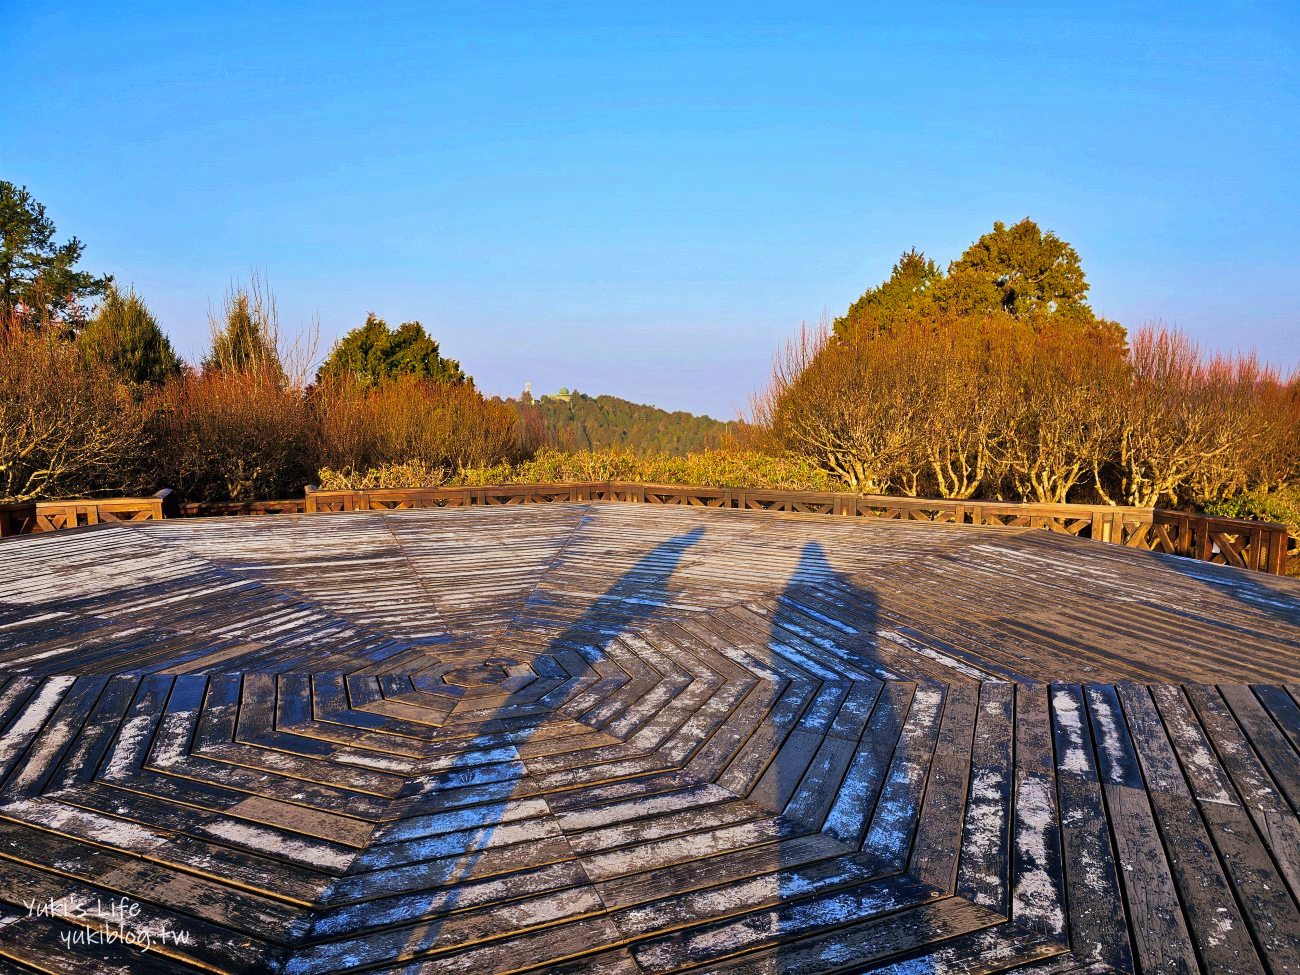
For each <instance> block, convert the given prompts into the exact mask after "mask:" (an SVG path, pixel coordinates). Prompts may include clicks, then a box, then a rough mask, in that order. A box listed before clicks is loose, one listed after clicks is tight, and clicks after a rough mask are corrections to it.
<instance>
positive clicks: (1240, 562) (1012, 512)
mask: <svg viewBox="0 0 1300 975" xmlns="http://www.w3.org/2000/svg"><path fill="white" fill-rule="evenodd" d="M562 501H580V502H585V501H622V502H629V503H635V504H670V505H685V506H690V507H702V508H733V509H743V510H750V511H785V512H795V513H802V514H821V515H839V516H841V517H861V518H893V519H897V520H901V521H928V522H937V523H940V524H954V525H1000V526H1004V527H1024V528H1040V529H1045V530H1047V531H1053V532H1060V533H1063V534H1067V535H1074V536H1077V537H1079V538H1091V539H1095V540H1097V541H1103V542H1110V543H1112V544H1116V545H1125V546H1128V547H1130V548H1140V549H1149V550H1152V551H1156V552H1167V553H1169V554H1171V555H1182V556H1186V557H1189V558H1194V559H1200V560H1201V561H1203V562H1217V563H1220V564H1222V565H1230V566H1235V567H1236V568H1239V569H1251V570H1254V571H1258V572H1271V573H1275V574H1278V575H1281V574H1283V573H1284V572H1285V571H1286V558H1287V530H1286V527H1285V526H1283V525H1277V524H1273V523H1271V522H1260V521H1246V520H1241V519H1236V518H1214V517H1211V516H1209V515H1198V514H1189V513H1187V512H1182V511H1166V510H1164V509H1161V508H1125V507H1114V506H1111V505H1089V504H1013V503H1006V502H1000V501H953V500H942V499H932V498H896V497H887V496H884V495H872V494H849V493H844V492H833V491H825V492H818V491H771V490H766V489H757V488H712V487H687V486H682V485H678V484H639V483H633V482H628V481H582V482H565V483H559V484H489V485H482V486H477V487H437V488H382V489H373V490H356V491H350V490H349V491H321V490H318V489H317V488H315V487H313V486H308V488H307V490H306V495H305V497H304V498H303V499H302V500H298V499H288V500H282V501H252V502H230V503H215V504H213V503H200V504H187V505H184V506H177V505H176V504H175V503H174V496H173V494H172V492H171V491H170V490H167V489H164V490H162V491H159V492H158V493H157V494H155V495H152V496H151V497H147V498H99V499H91V500H77V501H41V502H37V503H30V502H29V503H25V504H8V505H0V537H2V536H6V535H17V534H25V533H27V532H33V531H37V532H40V531H54V530H57V529H61V528H76V527H81V526H86V525H97V524H105V523H112V522H123V521H152V520H156V519H161V518H172V517H177V516H184V517H213V516H223V515H270V514H286V513H297V512H305V513H307V514H317V513H322V514H323V513H330V512H344V511H395V510H399V509H407V508H463V507H469V506H471V505H513V504H546V503H551V502H562Z"/></svg>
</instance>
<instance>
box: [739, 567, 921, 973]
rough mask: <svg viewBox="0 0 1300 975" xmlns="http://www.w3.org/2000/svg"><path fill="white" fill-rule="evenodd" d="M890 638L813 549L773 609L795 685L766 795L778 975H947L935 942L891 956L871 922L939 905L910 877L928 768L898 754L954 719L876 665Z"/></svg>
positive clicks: (759, 792)
mask: <svg viewBox="0 0 1300 975" xmlns="http://www.w3.org/2000/svg"><path fill="white" fill-rule="evenodd" d="M880 628H881V622H880V616H879V608H878V600H877V598H876V595H875V594H874V593H873V592H872V591H871V590H870V589H866V588H864V587H862V586H861V585H859V584H858V583H856V582H855V581H853V579H852V578H851V577H850V576H849V575H848V574H847V573H844V572H840V571H838V570H836V569H835V568H834V567H833V566H832V565H831V563H830V561H829V559H828V557H827V554H826V552H825V550H824V549H823V548H822V546H821V545H820V544H819V543H818V542H816V541H809V542H807V543H806V544H805V545H804V546H803V549H802V551H801V553H800V560H799V564H798V566H797V567H796V568H795V570H794V572H793V573H792V574H791V575H790V577H789V578H788V579H787V581H786V585H785V588H784V590H783V592H782V594H781V595H780V596H779V597H778V599H777V605H776V607H774V609H773V613H772V619H771V627H770V631H769V634H768V641H767V653H768V659H767V661H765V662H766V663H767V664H768V665H769V666H770V667H772V668H773V669H774V670H777V671H780V672H782V673H783V675H785V676H786V677H787V678H788V679H789V683H788V685H787V686H786V687H785V689H784V690H783V691H782V693H781V697H780V699H779V700H778V701H777V702H776V705H775V706H774V707H773V708H772V710H771V713H770V714H771V720H772V721H773V722H774V724H776V725H777V726H778V730H779V731H780V732H781V734H783V736H784V738H783V740H781V739H778V740H777V741H776V742H775V743H774V745H773V748H774V749H775V755H774V758H773V760H772V765H771V766H770V767H769V768H768V770H767V772H766V773H765V774H764V775H763V777H762V778H760V779H759V781H758V783H757V786H756V788H755V795H756V796H757V798H758V799H759V801H761V802H762V803H763V804H764V805H767V806H768V807H769V808H773V809H776V810H780V812H781V819H780V824H781V836H780V838H779V839H778V841H777V842H776V843H775V844H774V845H773V846H772V848H771V849H772V851H773V852H772V857H771V863H770V867H771V870H772V874H771V875H770V876H771V878H772V881H773V883H772V884H771V892H772V894H773V895H774V897H775V899H776V902H775V903H774V904H773V905H772V906H771V907H770V908H769V909H768V910H767V912H766V918H765V919H764V921H763V925H762V926H763V927H764V928H765V929H766V931H767V936H768V937H769V938H770V939H772V941H774V942H775V946H774V947H773V948H769V949H768V950H769V952H770V954H771V964H770V966H769V967H768V968H767V970H768V971H772V972H778V973H783V975H784V973H788V975H796V973H799V975H802V973H807V972H812V971H822V970H828V969H831V968H835V969H838V968H840V967H842V966H846V965H847V966H852V967H854V968H855V970H856V968H857V967H858V966H862V965H872V966H874V965H877V964H890V963H894V962H902V963H903V965H904V966H905V971H906V972H908V973H909V975H913V973H915V975H923V973H926V972H930V971H932V970H934V967H935V966H934V965H933V962H932V960H931V959H929V958H926V957H924V950H925V949H924V948H923V947H922V946H923V945H924V943H925V940H927V939H926V938H925V937H924V932H923V931H922V932H920V933H921V935H922V937H921V939H920V940H919V942H917V943H913V944H911V945H909V944H907V943H906V941H905V939H904V940H900V941H898V942H896V943H894V944H892V945H890V944H889V943H888V941H889V939H888V938H886V939H884V941H883V942H882V939H881V937H880V933H879V931H878V930H873V918H882V917H884V916H885V915H888V914H891V913H892V912H895V911H897V910H899V909H900V908H906V907H907V906H908V905H909V904H910V903H912V902H913V901H914V900H921V899H924V898H926V897H928V894H929V888H927V887H926V885H924V884H923V883H921V882H919V881H917V880H916V879H914V878H913V877H911V876H910V875H907V874H906V871H907V869H908V859H909V856H910V853H911V847H912V843H913V840H914V833H915V828H916V821H917V813H918V809H919V806H920V801H921V796H922V794H923V791H924V786H925V780H926V778H927V775H928V768H927V767H926V765H925V763H916V762H912V761H901V760H900V759H899V753H901V752H902V751H904V750H906V748H907V746H906V744H905V738H904V735H905V731H904V728H905V725H909V724H913V725H914V724H919V722H917V718H918V716H919V717H921V718H922V719H923V720H924V717H925V715H926V714H927V713H929V712H930V710H932V709H933V710H934V714H935V717H934V718H933V721H932V723H937V714H938V711H939V710H941V706H942V693H941V691H939V690H937V689H936V688H935V687H934V686H933V684H932V685H931V686H929V687H927V688H925V689H923V690H918V689H917V688H916V685H914V684H913V683H912V680H913V679H914V678H916V677H917V676H918V675H917V674H911V673H909V674H900V673H898V672H897V671H896V669H895V666H894V665H896V663H897V657H896V656H895V657H894V658H893V660H891V661H886V660H885V659H883V658H882V657H881V656H880V655H879V654H878V653H877V652H876V651H877V648H878V646H879V640H880ZM908 733H910V732H908ZM883 923H884V924H888V922H883ZM877 926H878V923H877ZM935 934H936V936H938V932H936V933H935Z"/></svg>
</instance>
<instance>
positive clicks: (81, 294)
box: [0, 180, 113, 338]
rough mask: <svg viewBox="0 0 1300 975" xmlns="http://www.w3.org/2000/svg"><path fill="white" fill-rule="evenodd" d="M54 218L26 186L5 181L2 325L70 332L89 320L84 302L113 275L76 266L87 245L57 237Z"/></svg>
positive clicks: (1, 189) (0, 225)
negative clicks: (62, 241) (94, 272)
mask: <svg viewBox="0 0 1300 975" xmlns="http://www.w3.org/2000/svg"><path fill="white" fill-rule="evenodd" d="M54 234H55V228H54V221H52V220H51V219H50V218H49V217H47V216H46V215H45V206H44V204H41V203H38V202H37V201H36V200H34V199H33V198H32V195H31V194H30V193H29V192H27V187H25V186H21V187H20V186H15V185H14V184H13V183H8V182H5V181H4V180H0V324H3V325H5V326H8V327H10V328H26V329H32V330H34V329H46V328H51V327H53V328H56V329H58V333H59V334H60V336H61V337H69V338H70V337H71V336H73V335H75V334H76V332H77V330H78V329H79V328H81V326H82V325H84V324H85V318H86V310H85V308H84V306H83V304H82V302H84V301H86V300H87V299H91V298H95V297H97V296H98V295H101V294H103V292H104V289H105V288H106V287H107V286H108V284H109V282H111V281H112V280H113V279H112V277H111V276H110V275H105V276H103V277H97V276H95V275H93V274H91V273H90V272H88V271H81V270H78V269H77V263H78V262H79V261H80V260H81V255H82V251H83V250H84V249H85V245H83V244H82V242H81V241H79V240H78V239H77V238H76V237H72V238H70V239H69V240H68V241H67V243H64V244H58V243H55V240H54Z"/></svg>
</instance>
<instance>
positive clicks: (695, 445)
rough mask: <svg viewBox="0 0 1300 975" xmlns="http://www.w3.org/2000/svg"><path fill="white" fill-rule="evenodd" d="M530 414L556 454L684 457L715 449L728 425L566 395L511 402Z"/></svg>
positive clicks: (613, 400) (612, 400) (615, 400)
mask: <svg viewBox="0 0 1300 975" xmlns="http://www.w3.org/2000/svg"><path fill="white" fill-rule="evenodd" d="M511 402H512V403H513V404H514V405H515V407H516V409H519V410H521V411H531V412H533V415H534V417H535V418H536V420H537V421H540V425H541V427H542V429H543V430H544V431H545V435H546V438H547V440H548V441H549V442H550V443H552V444H554V445H555V446H556V447H559V448H560V449H561V450H603V449H606V448H610V447H613V448H622V449H627V450H632V451H635V452H637V453H657V452H662V453H670V454H685V453H689V452H691V451H694V450H700V449H702V448H704V447H709V446H713V445H716V444H717V443H718V442H719V441H720V440H721V438H722V436H723V434H724V433H726V431H727V428H728V426H729V424H727V423H724V422H722V421H721V420H715V419H713V418H712V417H708V416H696V415H695V414H694V413H685V412H682V411H680V410H679V411H677V412H675V413H670V412H668V411H667V410H661V409H659V408H658V407H655V406H646V405H643V404H641V403H631V402H629V401H627V400H625V399H619V398H618V397H617V396H587V395H585V394H584V393H578V392H575V393H566V392H564V391H561V395H558V396H542V397H539V398H537V399H532V400H531V402H529V399H527V398H526V399H522V400H512V401H511Z"/></svg>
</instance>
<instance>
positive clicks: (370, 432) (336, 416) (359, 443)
mask: <svg viewBox="0 0 1300 975" xmlns="http://www.w3.org/2000/svg"><path fill="white" fill-rule="evenodd" d="M311 399H312V404H313V407H314V409H315V412H316V414H317V416H318V417H319V422H320V424H321V434H322V438H321V439H322V443H321V446H322V451H323V461H324V464H325V466H327V467H329V468H332V469H334V470H340V471H342V470H356V471H361V470H366V469H369V468H376V467H380V466H383V465H387V464H406V463H409V462H417V463H419V464H422V465H424V466H425V467H426V468H444V469H446V470H448V471H458V470H461V469H463V468H467V467H485V466H489V465H492V464H499V463H502V462H505V463H510V462H514V461H517V460H521V459H523V458H524V457H525V456H527V455H528V454H530V453H531V445H530V443H529V442H528V437H527V435H526V432H525V431H524V429H523V427H522V425H521V422H520V419H519V416H518V414H517V413H516V412H515V410H514V409H512V408H511V407H510V406H508V405H507V404H505V403H502V402H501V401H500V400H495V399H487V398H485V397H484V396H483V395H482V394H481V393H480V392H479V391H478V390H476V389H475V388H474V387H473V386H471V385H469V384H467V383H443V382H436V381H433V380H428V379H420V378H417V377H414V376H399V377H396V378H394V379H391V380H389V381H387V382H384V383H381V384H379V385H376V386H370V387H363V386H361V385H359V384H356V383H352V382H349V381H347V380H335V381H328V382H326V383H324V384H322V385H321V386H319V387H317V388H316V389H315V390H313V392H312V396H311Z"/></svg>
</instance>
